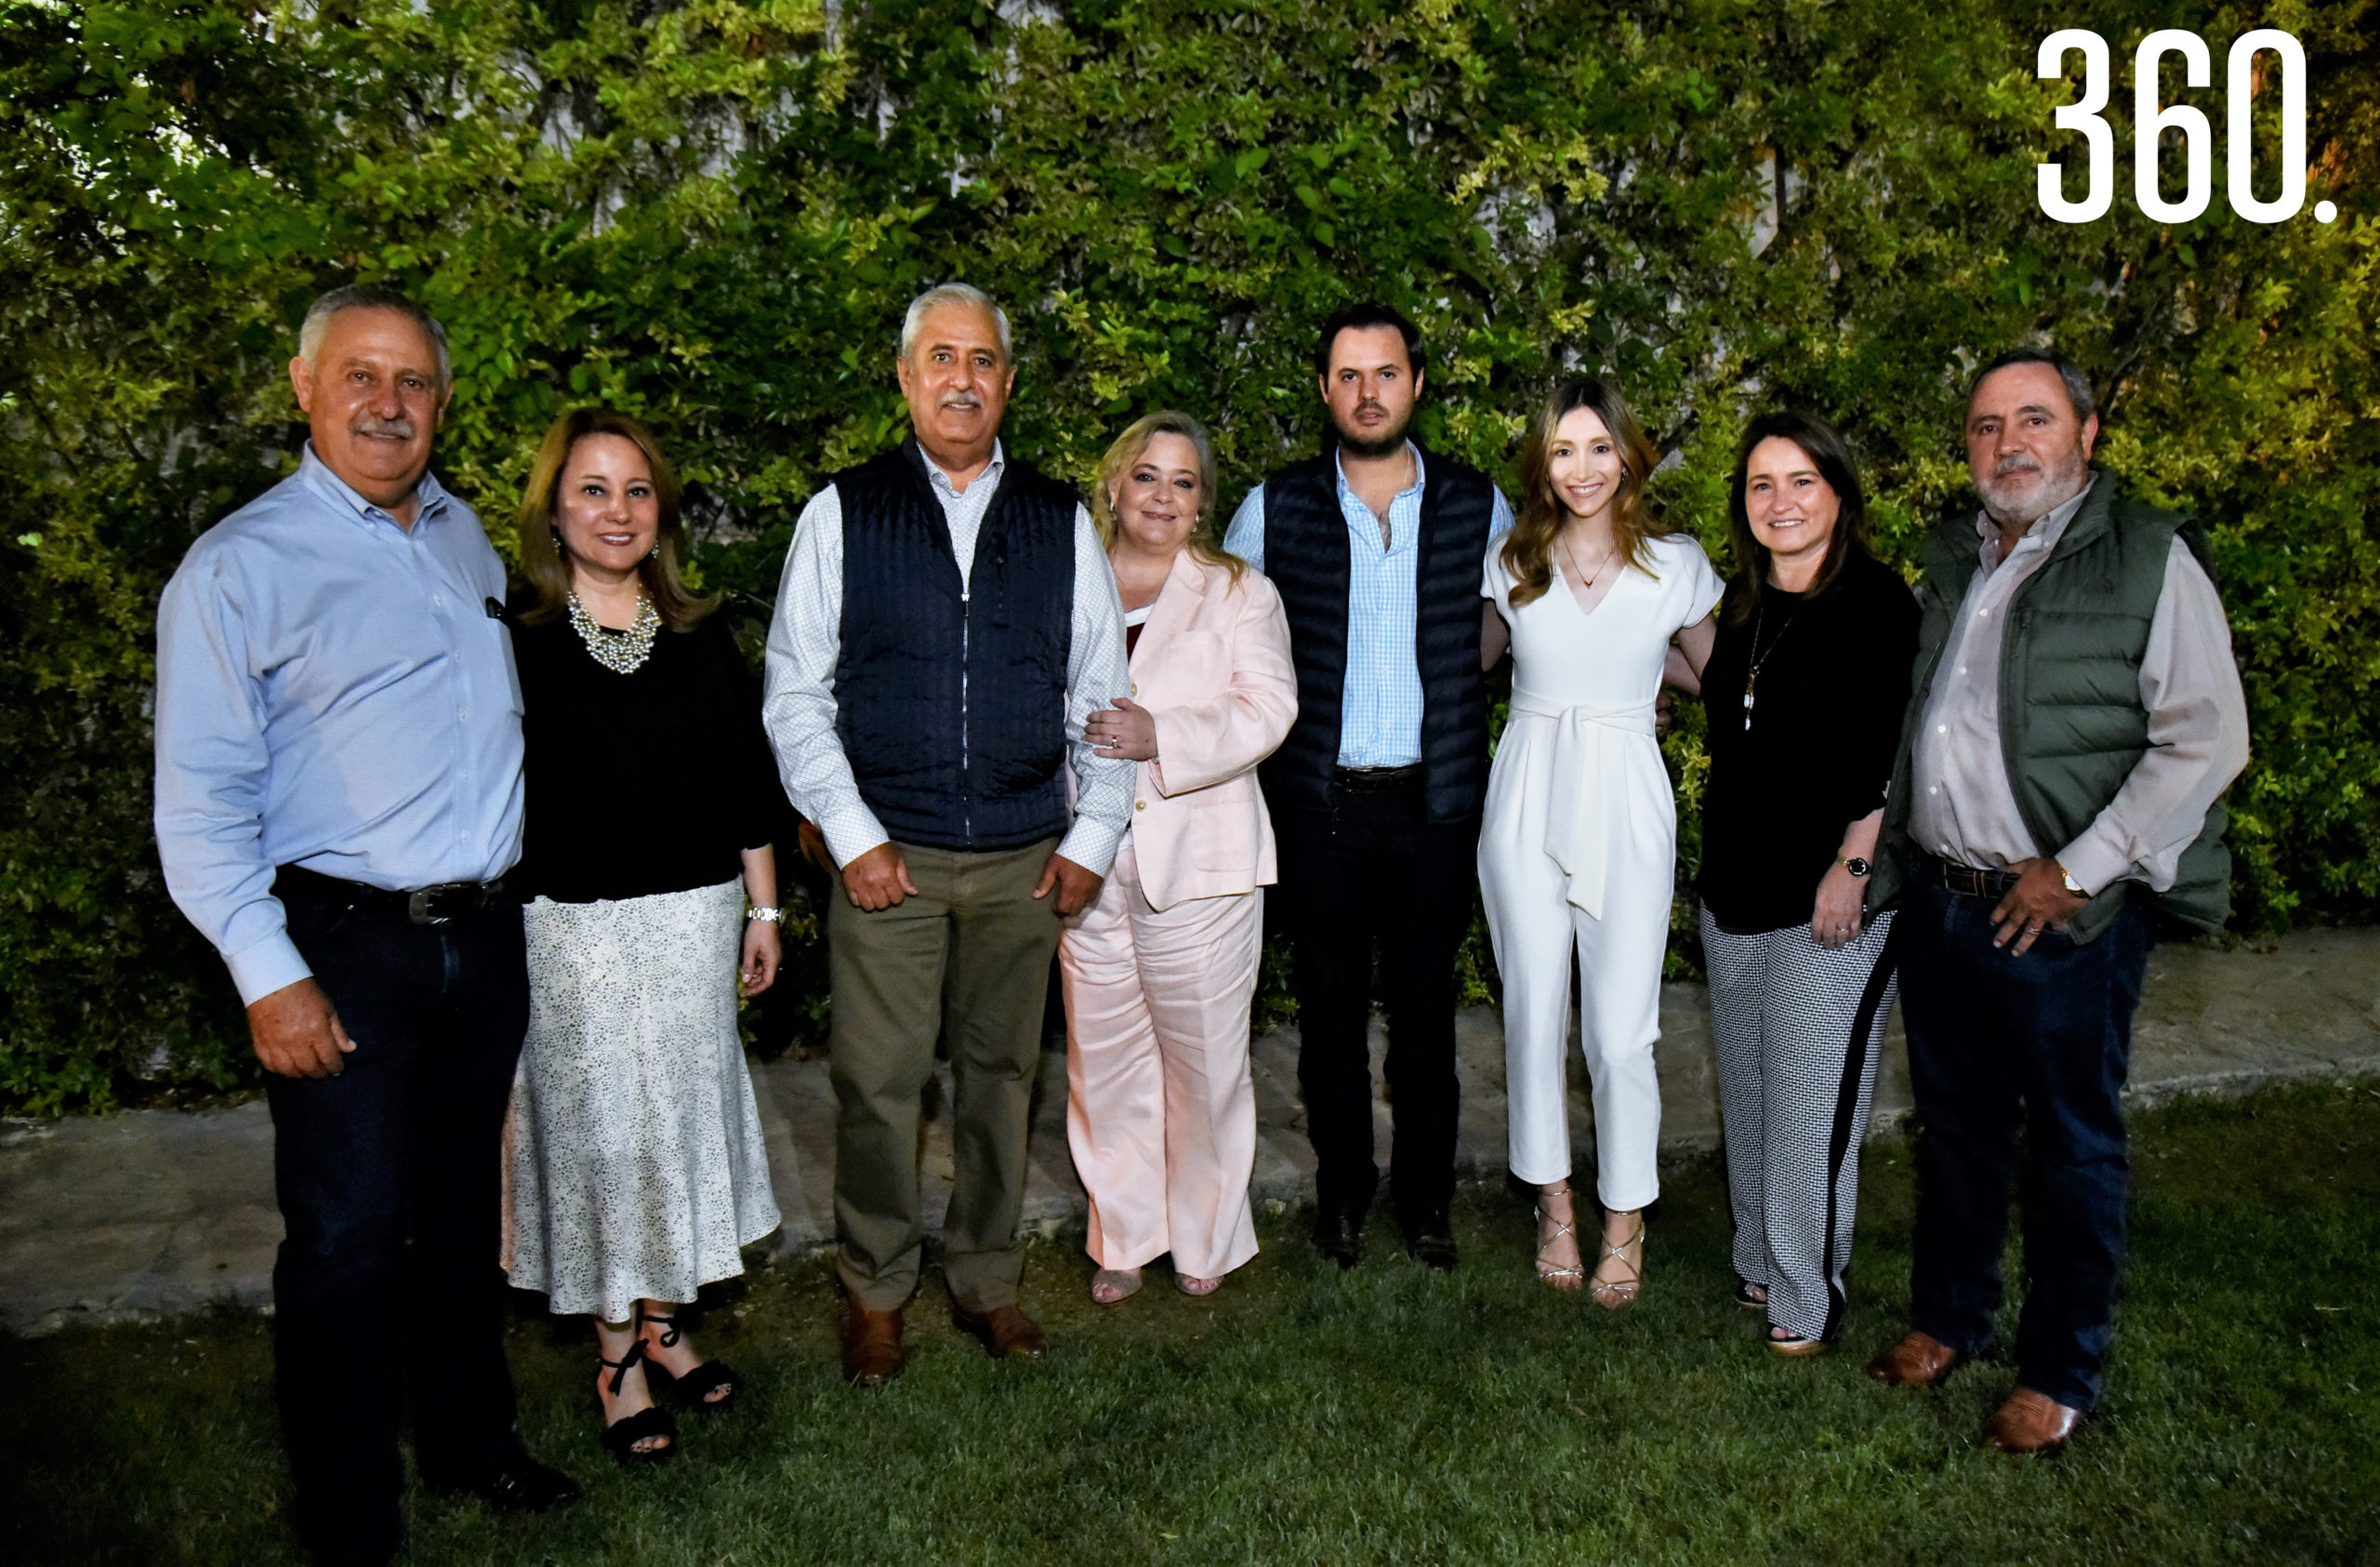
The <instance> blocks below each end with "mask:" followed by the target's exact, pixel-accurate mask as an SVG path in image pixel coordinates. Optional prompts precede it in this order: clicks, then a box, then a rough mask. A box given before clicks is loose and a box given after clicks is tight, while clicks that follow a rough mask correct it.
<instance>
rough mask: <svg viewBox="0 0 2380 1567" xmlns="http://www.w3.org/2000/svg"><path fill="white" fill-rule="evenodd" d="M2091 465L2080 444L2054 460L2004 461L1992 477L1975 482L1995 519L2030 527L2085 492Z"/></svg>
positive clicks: (1986, 509)
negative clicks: (2084, 481) (2046, 461)
mask: <svg viewBox="0 0 2380 1567" xmlns="http://www.w3.org/2000/svg"><path fill="white" fill-rule="evenodd" d="M2089 466H2090V465H2089V462H2088V460H2087V459H2086V458H2084V457H2083V447H2082V445H2081V444H2080V443H2077V444H2076V445H2074V446H2073V447H2072V449H2070V450H2069V451H2067V452H2064V453H2062V454H2060V455H2059V457H2058V458H2056V461H2054V462H2051V463H2047V464H2041V463H2034V462H2030V461H2027V462H2021V463H2018V462H2011V463H2005V464H2003V465H2002V466H2001V467H1999V468H1997V469H1995V470H1994V471H1993V472H1992V475H1991V477H1990V478H1989V479H1978V480H1977V481H1976V488H1977V489H1978V490H1980V491H1981V492H1982V494H1983V509H1984V510H1985V511H1989V512H1990V513H1991V516H1992V520H1993V521H1995V522H1998V523H2001V524H2003V525H2013V526H2021V527H2030V526H2031V525H2033V524H2034V523H2036V522H2039V521H2040V520H2041V519H2042V518H2043V517H2045V516H2047V515H2048V514H2049V513H2050V512H2052V511H2056V510H2057V508H2058V507H2059V506H2061V505H2063V504H2064V503H2065V502H2067V501H2069V500H2071V499H2073V498H2074V497H2075V496H2076V495H2077V494H2079V493H2080V492H2081V491H2082V488H2083V479H2084V477H2085V476H2086V475H2087V473H2088V471H2089Z"/></svg>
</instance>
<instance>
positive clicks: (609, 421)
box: [521, 408, 719, 631]
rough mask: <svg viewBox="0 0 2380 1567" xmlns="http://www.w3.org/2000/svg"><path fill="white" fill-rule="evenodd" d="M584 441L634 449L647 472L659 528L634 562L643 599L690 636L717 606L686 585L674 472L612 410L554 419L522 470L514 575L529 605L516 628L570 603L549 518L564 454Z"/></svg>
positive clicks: (576, 411) (641, 430)
mask: <svg viewBox="0 0 2380 1567" xmlns="http://www.w3.org/2000/svg"><path fill="white" fill-rule="evenodd" d="M589 435H617V436H619V437H620V438H621V439H622V440H624V441H632V442H634V443H636V447H637V450H639V451H641V452H642V453H643V454H644V460H645V462H646V463H647V464H648V465H649V466H650V468H651V469H652V472H653V493H654V498H655V499H656V500H658V501H659V502H660V503H661V528H660V532H659V533H658V535H657V536H656V537H655V548H654V552H653V553H652V554H649V555H647V556H646V557H645V558H644V559H643V560H641V561H639V562H638V563H637V567H636V569H637V575H638V576H639V577H640V578H642V579H643V581H644V594H645V597H647V598H649V599H651V600H652V601H653V607H654V609H655V612H656V613H658V614H659V615H660V617H661V623H662V624H663V625H665V626H667V627H668V628H669V629H670V630H671V631H692V630H694V627H695V626H696V625H697V624H699V623H700V622H701V620H702V618H703V617H704V616H706V615H708V614H709V613H710V612H711V611H712V610H714V609H717V608H718V607H719V600H718V598H717V597H716V596H713V597H711V598H707V599H706V598H697V597H696V596H695V595H694V590H692V589H691V588H689V587H687V586H686V575H685V562H686V530H685V527H684V525H682V523H681V521H680V518H679V513H678V505H679V501H680V499H681V496H682V492H681V490H680V489H679V487H678V471H677V470H676V469H674V468H672V467H670V466H669V459H668V458H666V457H663V456H662V455H661V445H660V443H659V442H657V441H655V440H654V438H653V432H651V431H649V430H647V429H645V427H644V426H643V425H642V424H641V423H639V422H638V421H637V420H636V419H635V418H631V417H630V416H628V415H627V414H624V413H622V412H620V411H619V410H618V409H617V408H573V409H572V410H570V412H568V413H566V414H564V415H562V418H558V419H556V420H554V422H553V424H552V426H551V427H550V428H549V429H548V430H547V431H546V438H545V440H544V441H543V442H542V443H540V444H539V445H538V447H537V459H536V461H535V462H534V463H531V464H530V465H529V483H528V485H527V486H526V487H525V488H523V489H522V492H521V577H522V581H524V582H525V583H527V585H528V588H529V597H530V600H531V602H530V604H528V606H527V607H526V608H524V609H522V611H521V622H522V624H523V625H526V626H542V625H545V624H546V623H547V622H549V621H550V620H552V619H553V618H555V617H556V616H558V615H560V614H562V612H563V610H565V609H566V608H568V607H569V604H570V563H569V562H567V561H566V560H564V559H563V558H562V534H561V532H560V531H559V530H558V529H557V528H556V527H555V525H554V512H555V508H556V506H557V504H558V503H559V502H560V500H561V498H562V496H561V490H562V470H563V469H564V468H566V467H568V466H569V464H570V454H571V453H572V451H574V450H575V448H576V447H577V445H578V443H579V442H581V441H583V440H585V439H586V438H587V437H588V436H589Z"/></svg>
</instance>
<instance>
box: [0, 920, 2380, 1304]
mask: <svg viewBox="0 0 2380 1567" xmlns="http://www.w3.org/2000/svg"><path fill="white" fill-rule="evenodd" d="M1705 1008H1706V1003H1705V1001H1704V998H1703V994H1702V991H1701V989H1699V987H1695V986H1686V985H1673V986H1670V987H1668V988H1667V989H1666V991H1665V993H1664V994H1663V996H1662V1001H1661V1027H1662V1030H1663V1035H1662V1039H1661V1042H1660V1045H1659V1050H1658V1052H1657V1055H1658V1059H1659V1069H1660V1076H1661V1098H1662V1135H1661V1146H1662V1149H1663V1151H1664V1153H1666V1154H1673V1155H1686V1154H1691V1153H1696V1152H1700V1151H1703V1150H1707V1149H1712V1148H1714V1147H1716V1146H1717V1144H1718V1140H1719V1114H1718V1098H1717V1089H1716V1077H1715V1068H1714V1064H1713V1061H1712V1052H1711V1040H1710V1027H1709V1016H1708V1013H1707V1011H1706V1009H1705ZM1459 1033H1460V1042H1461V1078H1462V1091H1463V1102H1462V1125H1461V1162H1462V1164H1463V1167H1464V1169H1465V1170H1466V1172H1468V1173H1470V1174H1474V1175H1494V1174H1495V1173H1497V1172H1499V1171H1501V1169H1502V1168H1503V1162H1504V1069H1503V1048H1502V1045H1503V1040H1502V1034H1501V1029H1500V1027H1499V1025H1498V1021H1497V1016H1496V1014H1495V1013H1494V1012H1492V1011H1490V1010H1488V1009H1485V1008H1482V1009H1479V1010H1476V1011H1473V1012H1468V1013H1465V1014H1464V1015H1463V1016H1462V1017H1461V1020H1460V1023H1459ZM1381 1044H1382V1041H1381V1039H1380V1037H1379V1034H1378V1030H1377V1028H1376V1029H1375V1035H1374V1041H1373V1046H1374V1052H1375V1058H1377V1055H1378V1051H1379V1049H1380V1047H1381ZM1255 1056H1256V1093H1257V1114H1258V1122H1259V1128H1260V1137H1259V1143H1258V1149H1257V1156H1256V1177H1255V1189H1256V1194H1257V1197H1258V1199H1259V1200H1260V1201H1269V1202H1297V1201H1299V1200H1301V1199H1302V1198H1304V1197H1307V1196H1310V1195H1311V1189H1312V1188H1311V1179H1312V1175H1313V1170H1314V1159H1313V1154H1312V1152H1311V1150H1310V1149H1308V1148H1307V1146H1306V1141H1305V1125H1304V1117H1303V1112H1302V1109H1301V1107H1300V1105H1299V1102H1298V1096H1297V1072H1296V1062H1297V1034H1296V1031H1295V1030H1294V1029H1279V1030H1276V1031H1274V1032H1271V1033H1267V1034H1265V1035H1263V1036H1261V1037H1260V1038H1259V1039H1258V1040H1257V1042H1256V1047H1255ZM2373 1074H2380V930H2373V929H2356V930H2312V931H2301V932H2298V933H2296V934H2294V935H2293V936H2288V937H2286V938H2284V939H2283V940H2282V941H2281V943H2280V944H2279V945H2278V947H2277V948H2274V949H2269V950H2267V951H2263V952H2254V951H2245V950H2242V951H2229V952H2227V951H2223V950H2221V949H2217V948H2215V947H2213V946H2211V945H2204V944H2191V945H2187V946H2173V947H2166V948H2162V949H2159V951H2158V952H2157V953H2156V955H2155V956H2154V957H2153V958H2152V959H2151V960H2150V963H2149V983H2148V996H2147V1000H2146V1002H2145V1003H2144V1004H2143V1006H2142V1008H2141V1014H2140V1018H2139V1022H2138V1025H2137V1029H2136V1031H2135V1042H2134V1045H2133V1056H2132V1089H2131V1100H2132V1102H2133V1103H2134V1104H2135V1105H2142V1104H2148V1103H2152V1102H2155V1101H2157V1100H2161V1099H2164V1098H2168V1097H2171V1096H2174V1095H2175V1094H2186V1093H2244V1092H2246V1091H2247V1090H2249V1089H2252V1088H2255V1087H2259V1086H2262V1085H2264V1084H2267V1083H2272V1082H2286V1081H2288V1080H2291V1079H2294V1078H2306V1077H2331V1076H2365V1075H2373ZM1571 1077H1572V1081H1573V1092H1572V1096H1571V1122H1572V1125H1573V1128H1574V1135H1575V1138H1576V1142H1577V1158H1578V1161H1579V1163H1580V1168H1591V1167H1592V1164H1593V1124H1592V1119H1591V1117H1590V1114H1589V1111H1588V1109H1587V1102H1586V1097H1585V1093H1584V1090H1585V1073H1584V1072H1583V1071H1582V1070H1580V1069H1578V1068H1577V1067H1576V1066H1575V1065H1574V1066H1573V1069H1572V1072H1571ZM754 1084H755V1086H756V1087H757V1088H758V1090H759V1092H760V1115H761V1121H762V1124H763V1127H764V1129H765V1130H766V1133H767V1135H768V1148H769V1161H770V1164H771V1167H772V1169H773V1170H774V1174H775V1177H776V1184H777V1202H778V1205H779V1207H780V1208H782V1209H783V1211H784V1213H785V1220H786V1222H785V1227H784V1228H783V1229H782V1230H781V1231H779V1233H778V1235H777V1236H776V1237H775V1239H774V1242H772V1243H773V1244H774V1246H775V1248H776V1249H777V1250H778V1251H779V1252H780V1253H806V1252H809V1251H811V1250H813V1249H814V1248H815V1247H817V1246H818V1245H819V1244H821V1243H822V1242H824V1241H826V1238H827V1237H828V1236H829V1235H830V1234H831V1233H832V1231H833V1228H834V1215H833V1189H834V1135H833V1127H834V1119H833V1116H834V1107H833V1096H832V1095H831V1093H830V1092H829V1090H828V1088H827V1084H826V1064H825V1063H824V1062H821V1061H793V1060H780V1061H774V1062H771V1063H768V1064H766V1065H764V1066H762V1067H760V1069H758V1070H756V1071H755V1073H754ZM947 1089H948V1079H947V1074H946V1073H945V1077H944V1079H943V1080H942V1082H940V1083H939V1084H938V1086H937V1090H936V1091H935V1092H934V1093H933V1094H932V1096H931V1097H930V1100H929V1105H928V1110H929V1114H930V1117H931V1119H930V1122H929V1133H928V1137H927V1145H926V1151H925V1178H926V1190H927V1203H928V1207H929V1209H930V1210H931V1212H932V1217H933V1219H934V1220H936V1221H937V1222H938V1220H939V1216H940V1210H941V1207H942V1205H943V1203H944V1202H945V1201H946V1200H947V1197H948V1192H949V1177H950V1136H949V1125H948V1121H947V1118H946V1116H945V1115H944V1114H943V1113H942V1111H941V1107H942V1106H943V1105H945V1104H946V1103H947ZM1064 1109H1065V1063H1064V1057H1063V1056H1059V1055H1055V1054H1052V1055H1051V1056H1046V1057H1044V1059H1043V1062H1042V1080H1041V1093H1040V1096H1039V1100H1038V1106H1037V1110H1036V1115H1035V1121H1034V1129H1033V1143H1032V1153H1033V1169H1032V1177H1031V1187H1030V1191H1029V1195H1028V1199H1027V1202H1026V1209H1025V1216H1026V1222H1027V1223H1028V1224H1029V1225H1032V1226H1034V1227H1036V1228H1041V1229H1044V1230H1054V1229H1056V1228H1060V1227H1062V1226H1064V1224H1066V1223H1067V1222H1069V1221H1071V1220H1074V1219H1076V1218H1078V1217H1079V1215H1081V1213H1082V1189H1081V1187H1080V1186H1079V1184H1078V1183H1077V1181H1076V1179H1075V1174H1074V1167H1073V1163H1072V1161H1071V1160H1070V1158H1069V1157H1068V1155H1067V1152H1066V1139H1065V1125H1064ZM1908 1111H1909V1072H1908V1065H1907V1061H1906V1059H1905V1057H1904V1056H1903V1053H1902V1048H1901V1040H1900V1025H1899V1019H1898V1016H1897V1015H1896V1016H1895V1018H1894V1021H1893V1025H1892V1034H1891V1038H1890V1041H1889V1042H1888V1044H1887V1048H1886V1054H1885V1056H1884V1063H1883V1067H1882V1071H1881V1079H1880V1082H1879V1084H1878V1088H1877V1095H1876V1118H1875V1119H1876V1130H1877V1131H1878V1132H1879V1133H1889V1132H1891V1131H1894V1130H1897V1128H1898V1127H1899V1125H1900V1124H1901V1122H1903V1121H1904V1119H1905V1118H1906V1117H1907V1115H1908ZM1380 1125H1381V1144H1382V1149H1383V1150H1385V1149H1386V1147H1387V1134H1388V1119H1387V1111H1386V1108H1385V1107H1384V1106H1383V1107H1382V1110H1381V1122H1380ZM280 1236H281V1220H280V1216H279V1215H278V1214H277V1213H276V1212H275V1211H274V1208H273V1202H272V1127H271V1122H270V1120H269V1119H268V1118H267V1116H266V1113H265V1108H264V1106H263V1105H262V1103H260V1102H259V1103H253V1104H247V1105H243V1106H241V1107H239V1108H237V1109H229V1110H211V1111H205V1112H199V1113H184V1112H180V1111H174V1110H152V1111H139V1112H135V1113H132V1114H127V1115H119V1116H110V1117H105V1118H100V1119H77V1120H70V1121H62V1122H42V1123H26V1122H9V1123H7V1125H6V1127H5V1129H0V1328H5V1329H7V1331H10V1332H15V1333H41V1332H48V1331H52V1330H54V1329H56V1328H58V1327H59V1326H62V1325H64V1324H66V1323H69V1322H76V1321H107V1320H112V1319H120V1318H127V1317H142V1316H150V1315H157V1314H165V1313H172V1312H179V1311H189V1310H192V1309H195V1308H201V1307H204V1306H206V1305H209V1304H212V1303H215V1302H218V1301H229V1302H232V1303H235V1304H239V1305H243V1306H260V1305H262V1304H263V1303H264V1302H265V1301H267V1300H268V1299H269V1298H270V1296H271V1268H272V1251H273V1247H274V1245H275V1243H276V1242H278V1241H279V1240H280Z"/></svg>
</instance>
